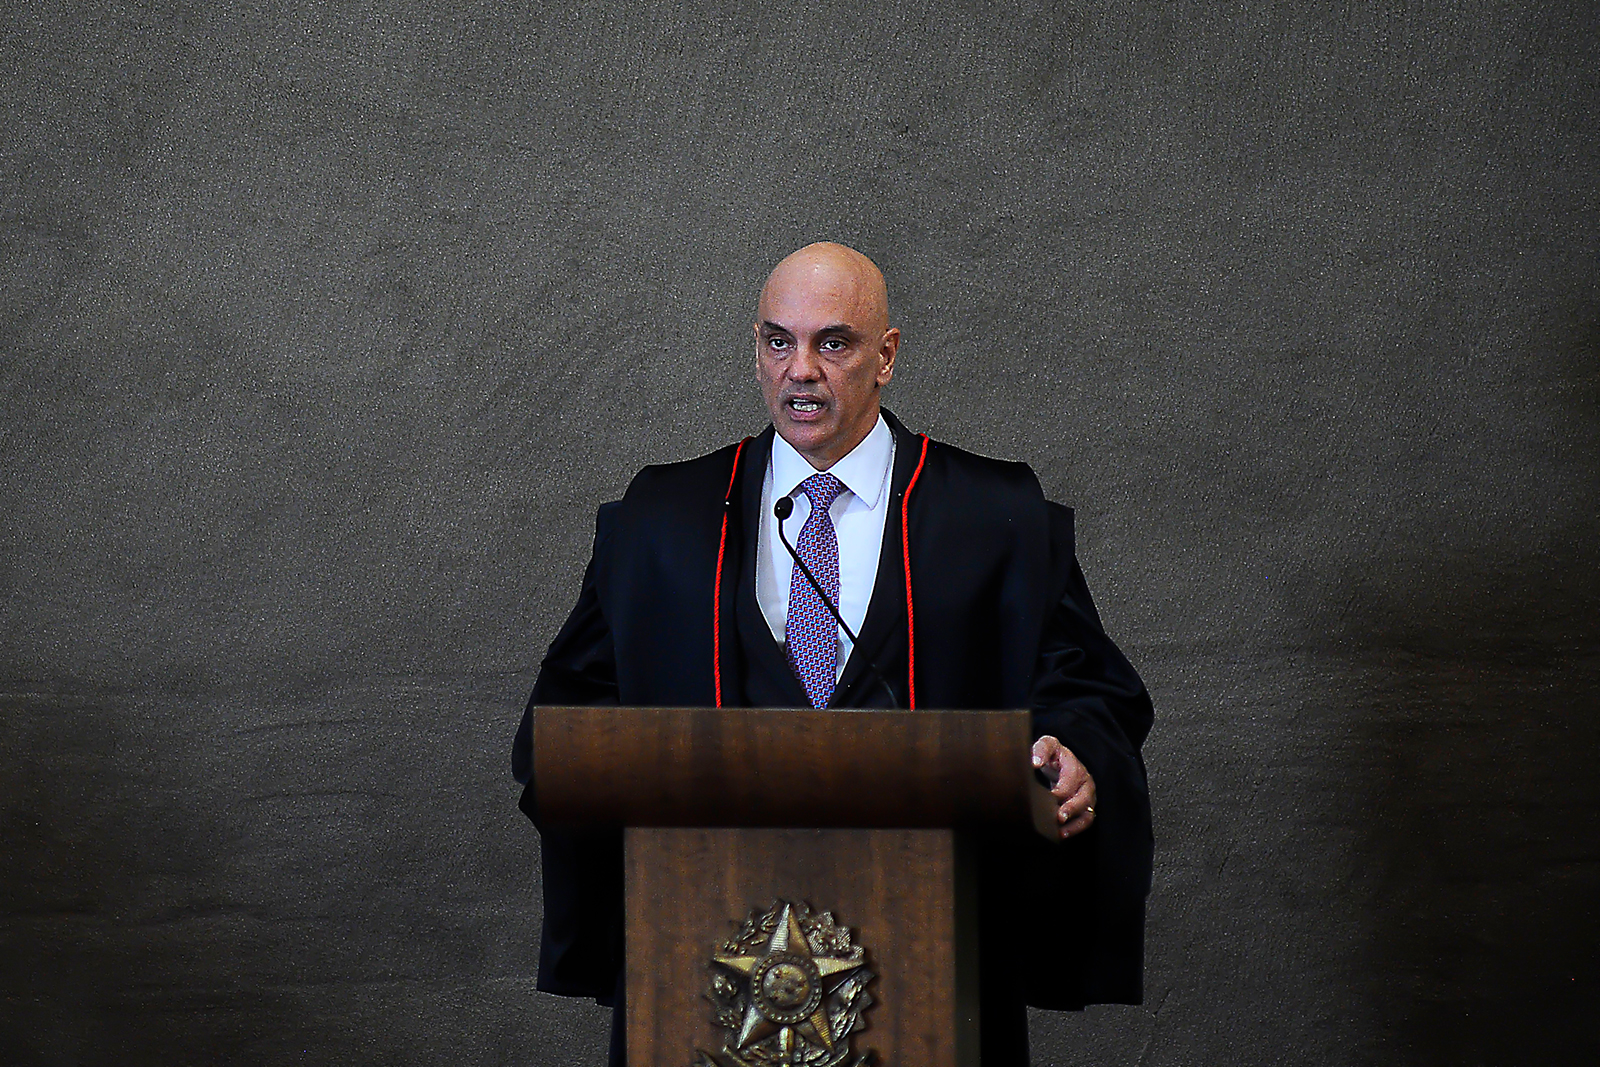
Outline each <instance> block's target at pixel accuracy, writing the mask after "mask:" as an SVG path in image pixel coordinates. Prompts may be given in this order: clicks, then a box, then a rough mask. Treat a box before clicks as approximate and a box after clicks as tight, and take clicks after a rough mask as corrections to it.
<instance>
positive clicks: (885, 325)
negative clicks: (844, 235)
mask: <svg viewBox="0 0 1600 1067" xmlns="http://www.w3.org/2000/svg"><path fill="white" fill-rule="evenodd" d="M755 333H756V378H757V380H758V381H759V382H760V383H761V393H762V396H763V398H764V399H765V400H766V402H767V411H768V412H769V413H770V414H771V415H772V425H773V427H774V428H775V429H776V430H777V432H778V434H779V436H781V437H782V438H783V439H784V440H785V441H787V442H788V443H789V444H790V445H792V446H793V447H794V449H795V451H796V452H799V453H800V454H801V455H802V456H804V457H805V458H806V460H807V461H809V462H810V463H811V465H812V466H813V467H815V468H816V469H817V470H827V469H828V468H829V467H831V466H832V465H833V464H834V463H837V462H838V461H839V460H840V459H842V458H844V457H845V456H847V455H849V453H850V450H851V449H853V448H855V446H856V445H858V444H860V443H861V441H862V440H863V439H864V438H865V437H866V436H867V434H868V433H870V432H871V431H872V428H873V427H874V426H875V425H877V422H878V394H879V391H880V390H882V388H883V387H884V386H885V385H887V384H888V383H889V379H890V378H891V377H893V375H894V357H895V352H896V351H898V350H899V347H900V331H899V330H896V329H893V328H892V327H890V325H889V294H888V292H887V290H886V289H885V288H884V284H883V274H882V272H880V271H879V270H878V268H877V267H876V266H875V265H874V264H873V262H872V260H870V259H868V258H867V257H866V256H864V255H862V254H861V253H860V252H857V251H856V250H855V249H853V248H846V247H845V246H844V245H841V244H834V243H833V242H831V241H821V242H818V243H817V244H814V245H807V246H806V247H804V248H802V249H800V251H798V252H795V253H793V254H792V255H789V256H787V257H785V258H784V260H783V262H781V263H779V264H778V265H777V266H776V267H774V268H773V270H772V273H771V274H770V275H768V277H767V284H766V285H765V286H763V287H762V289H761V300H760V302H759V303H758V304H757V306H756V325H755Z"/></svg>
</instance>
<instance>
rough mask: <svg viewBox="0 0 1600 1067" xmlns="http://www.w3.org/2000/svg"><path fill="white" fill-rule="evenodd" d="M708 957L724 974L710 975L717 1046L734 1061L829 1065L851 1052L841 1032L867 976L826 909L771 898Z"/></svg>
mask: <svg viewBox="0 0 1600 1067" xmlns="http://www.w3.org/2000/svg"><path fill="white" fill-rule="evenodd" d="M763 935H764V936H763ZM808 935H809V936H808ZM711 962H712V963H713V964H714V965H715V967H716V968H720V969H722V971H723V972H725V973H724V974H721V975H716V976H714V981H713V986H712V1000H713V1001H714V1002H716V1003H718V1005H719V1007H720V1008H721V1011H720V1013H719V1018H720V1019H721V1021H722V1022H723V1023H724V1025H726V1026H727V1027H728V1030H727V1039H726V1041H725V1044H724V1047H723V1051H724V1053H725V1054H727V1055H728V1056H729V1057H730V1058H731V1059H733V1061H734V1062H735V1063H736V1064H741V1065H745V1064H748V1065H752V1067H765V1065H767V1064H779V1063H782V1064H807V1065H811V1064H815V1065H817V1067H831V1065H833V1064H840V1063H843V1062H845V1061H846V1060H847V1059H848V1058H849V1057H850V1050H849V1047H848V1041H847V1038H848V1035H849V1033H850V1031H851V1030H853V1029H856V1028H857V1026H858V1025H859V1018H860V1013H861V1011H862V1010H863V1009H864V1008H865V1007H866V1006H867V1004H868V1003H870V1001H871V998H870V997H869V996H868V995H867V994H866V992H865V989H864V987H865V985H866V983H867V982H869V981H870V980H871V979H872V974H871V972H869V971H867V970H866V969H865V964H866V957H865V954H864V953H863V952H862V950H861V948H860V947H858V946H853V945H851V944H850V938H849V932H848V931H847V930H843V929H841V928H839V927H837V926H835V925H834V923H833V917H832V916H831V915H830V914H828V913H823V914H822V915H821V916H813V915H811V914H810V911H809V909H807V908H806V907H805V906H804V905H797V904H794V903H792V902H789V901H777V902H775V903H774V905H773V907H772V909H771V910H769V911H768V912H767V913H766V914H764V915H759V916H752V917H751V919H750V920H749V921H748V922H746V923H745V927H744V929H743V930H741V931H740V935H739V936H737V937H735V938H734V939H732V940H730V941H728V942H727V943H725V944H723V945H722V946H721V949H720V950H719V951H718V952H716V953H715V954H713V956H712V957H711ZM730 979H731V980H730Z"/></svg>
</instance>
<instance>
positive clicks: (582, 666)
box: [511, 504, 623, 1005]
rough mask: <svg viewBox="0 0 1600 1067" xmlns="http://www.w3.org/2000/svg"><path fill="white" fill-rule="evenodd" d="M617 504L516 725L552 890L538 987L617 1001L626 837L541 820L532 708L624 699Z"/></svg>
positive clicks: (515, 747) (516, 772) (547, 892)
mask: <svg viewBox="0 0 1600 1067" xmlns="http://www.w3.org/2000/svg"><path fill="white" fill-rule="evenodd" d="M616 508H617V505H616V504H605V505H602V506H601V508H600V513H599V516H598V517H597V519H596V521H595V542H594V553H593V555H592V556H591V558H590V560H589V566H588V567H587V568H586V569H585V571H584V575H583V585H582V587H581V588H580V590H579V592H578V602H577V605H576V606H574V607H573V609H572V614H570V615H569V616H567V621H566V624H565V625H564V626H562V627H561V632H560V633H558V634H557V635H556V638H555V640H554V641H553V642H551V644H550V650H549V651H548V652H547V653H545V657H544V662H543V663H542V664H540V667H539V677H538V679H537V680H536V681H535V682H534V685H533V695H532V697H530V698H529V700H528V710H527V711H526V712H524V713H523V716H522V724H521V726H519V727H518V728H517V736H516V740H515V741H514V742H513V744H512V750H511V771H512V774H513V776H515V778H516V779H517V781H519V782H521V783H522V784H523V786H524V788H523V791H522V800H521V802H520V804H519V807H520V808H521V809H522V811H523V813H524V814H526V815H527V816H528V818H529V819H531V820H533V823H534V825H535V826H538V827H539V851H540V858H541V867H542V882H543V892H544V927H543V934H542V936H541V937H540V950H539V980H538V987H539V988H540V989H542V990H544V991H545V992H547V993H560V994H563V995H566V996H585V997H594V998H595V999H596V1000H598V1001H599V1002H600V1003H602V1004H606V1005H610V1004H611V1003H612V1002H613V999H614V993H615V989H616V981H617V975H618V973H619V972H620V968H621V966H622V953H623V945H622V931H623V904H622V884H623V882H622V835H621V832H620V831H617V830H601V831H581V830H565V829H557V828H554V827H547V826H542V825H540V821H539V812H538V808H537V805H536V804H535V793H534V785H533V709H534V707H536V706H538V705H541V704H544V705H579V704H590V705H599V704H615V703H617V666H616V657H615V654H614V652H613V649H612V642H611V628H610V626H609V624H608V623H607V622H606V619H605V616H604V614H603V613H602V612H601V610H600V599H599V596H598V595H597V592H596V582H597V581H598V580H599V579H598V575H599V573H600V571H601V570H602V569H603V568H604V567H605V565H606V551H607V548H608V546H609V542H610V531H611V524H612V519H613V517H614V515H615V509H616Z"/></svg>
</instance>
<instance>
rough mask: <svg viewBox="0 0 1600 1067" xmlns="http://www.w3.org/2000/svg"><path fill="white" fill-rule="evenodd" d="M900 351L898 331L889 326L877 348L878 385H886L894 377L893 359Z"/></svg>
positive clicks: (896, 328)
mask: <svg viewBox="0 0 1600 1067" xmlns="http://www.w3.org/2000/svg"><path fill="white" fill-rule="evenodd" d="M899 351H900V330H899V328H898V327H894V326H891V327H890V328H889V329H887V330H885V331H884V333H883V343H882V344H881V345H880V346H879V348H878V384H879V385H888V384H889V379H890V378H893V377H894V357H895V353H897V352H899Z"/></svg>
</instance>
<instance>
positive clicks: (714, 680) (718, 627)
mask: <svg viewBox="0 0 1600 1067" xmlns="http://www.w3.org/2000/svg"><path fill="white" fill-rule="evenodd" d="M748 440H750V438H748V437H746V438H745V439H744V441H748ZM744 441H740V442H739V445H738V447H736V448H735V449H734V450H733V470H732V471H730V472H729V473H728V491H727V492H725V493H724V494H723V495H722V535H721V536H720V537H718V538H717V578H716V581H714V582H713V583H712V584H711V684H712V688H713V689H714V690H715V692H716V697H717V707H719V708H720V707H722V558H723V555H724V554H725V553H726V552H727V550H728V510H729V509H730V508H732V507H733V482H734V479H735V478H737V477H738V476H739V453H741V452H743V451H744Z"/></svg>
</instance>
